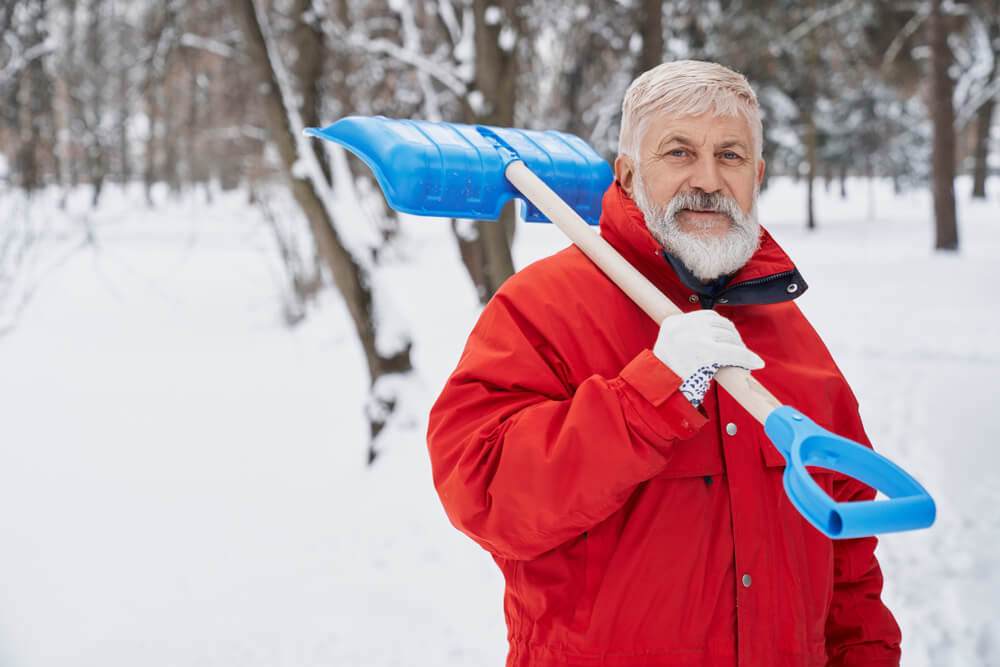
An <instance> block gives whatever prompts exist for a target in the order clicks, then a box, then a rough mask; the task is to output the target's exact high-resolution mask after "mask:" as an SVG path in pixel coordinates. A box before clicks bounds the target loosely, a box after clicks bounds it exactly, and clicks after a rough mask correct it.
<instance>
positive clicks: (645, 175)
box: [615, 114, 764, 236]
mask: <svg viewBox="0 0 1000 667" xmlns="http://www.w3.org/2000/svg"><path fill="white" fill-rule="evenodd" d="M638 159H639V164H638V165H635V164H633V163H632V160H630V159H629V158H624V157H619V158H618V159H617V160H616V161H615V176H616V177H617V179H618V182H619V183H621V185H622V187H623V188H624V190H625V192H626V194H628V195H629V196H630V197H632V198H633V199H635V197H634V189H635V176H636V171H639V172H641V174H642V176H641V179H642V183H643V184H644V185H645V195H646V197H647V199H648V201H649V203H650V204H651V205H652V206H654V207H656V208H662V207H665V206H666V205H667V204H668V203H669V202H670V200H671V199H673V198H674V197H675V196H676V195H678V194H682V193H695V194H697V193H698V192H704V193H707V194H714V193H718V194H720V195H723V196H725V197H727V198H729V199H732V200H733V201H735V202H736V204H737V205H738V206H739V207H740V209H741V210H742V211H743V213H744V214H745V215H749V213H750V211H751V209H752V208H753V204H754V198H755V195H756V191H757V187H758V186H759V185H760V181H761V178H763V176H764V161H763V160H757V159H756V156H755V154H754V145H753V135H752V134H751V132H750V124H749V123H748V122H747V120H746V119H745V118H743V116H736V117H729V116H715V115H712V114H704V115H701V116H686V117H676V116H668V115H662V114H661V115H658V116H653V117H652V118H650V119H649V120H648V121H647V122H646V125H645V128H643V131H642V135H641V136H640V137H639V156H638ZM677 223H678V225H679V227H680V229H681V230H682V231H685V232H689V233H696V234H698V235H702V236H722V235H724V234H725V233H726V232H727V231H728V230H729V227H730V224H731V221H730V220H729V218H728V217H727V216H725V215H724V214H722V213H719V212H716V211H710V212H704V211H699V210H698V209H697V207H696V206H695V207H693V208H684V209H682V210H680V211H679V212H678V214H677Z"/></svg>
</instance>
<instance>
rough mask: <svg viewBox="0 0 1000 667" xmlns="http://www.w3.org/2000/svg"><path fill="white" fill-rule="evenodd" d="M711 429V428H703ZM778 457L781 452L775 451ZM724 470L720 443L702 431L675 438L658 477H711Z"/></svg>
mask: <svg viewBox="0 0 1000 667" xmlns="http://www.w3.org/2000/svg"><path fill="white" fill-rule="evenodd" d="M705 430H706V431H711V429H705ZM775 454H777V456H778V457H779V458H780V457H781V454H778V453H777V451H776V452H775ZM724 471H725V465H724V464H723V462H722V443H721V442H720V441H719V439H718V438H715V437H712V433H711V432H708V433H706V432H705V431H702V432H700V433H698V434H697V435H696V436H694V437H693V438H689V439H687V440H676V441H674V443H673V444H672V445H671V446H670V450H669V453H668V454H667V465H666V467H665V468H664V469H663V472H661V473H660V474H659V477H660V478H665V479H676V478H681V477H711V476H714V475H721V474H722V473H723V472H724Z"/></svg>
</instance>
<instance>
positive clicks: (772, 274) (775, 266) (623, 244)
mask: <svg viewBox="0 0 1000 667" xmlns="http://www.w3.org/2000/svg"><path fill="white" fill-rule="evenodd" d="M601 236H603V237H604V238H605V239H606V240H607V241H608V242H609V243H610V244H611V245H613V246H614V247H615V248H616V249H617V250H618V251H619V252H620V253H622V254H623V255H624V256H625V257H626V258H627V259H628V260H629V261H630V262H631V263H632V264H633V266H635V267H636V268H637V269H639V271H641V272H642V273H643V274H644V275H646V277H647V278H649V279H650V280H652V281H653V283H654V284H656V285H657V286H659V287H660V288H661V289H664V288H667V291H668V292H673V293H677V292H678V291H681V292H687V293H693V294H695V295H697V300H699V301H700V302H701V306H702V307H703V308H713V307H714V306H715V305H716V304H720V305H730V306H740V305H762V304H770V303H781V302H783V301H791V300H792V299H795V298H798V296H799V295H801V294H802V293H803V292H805V291H806V289H807V288H808V285H807V284H806V282H805V280H804V279H803V278H802V275H801V274H799V271H798V269H796V268H795V264H794V263H793V262H792V260H791V258H790V257H789V256H788V255H787V254H786V253H785V251H784V250H782V249H781V247H780V246H779V245H778V244H777V242H776V241H775V240H774V239H773V238H771V235H770V234H769V233H768V232H767V230H765V229H763V228H761V240H760V247H759V248H758V249H757V252H755V253H754V255H753V256H752V257H751V258H750V259H749V260H748V261H747V263H746V264H745V265H743V267H742V268H740V269H739V270H738V271H737V272H736V273H735V274H733V275H731V276H730V277H729V280H728V281H726V282H725V283H724V284H722V283H720V284H714V285H702V284H701V282H700V281H698V280H697V279H696V278H695V277H694V276H693V275H692V274H691V272H690V271H689V270H688V268H687V267H686V266H684V264H683V263H682V262H681V261H680V260H678V259H677V258H675V257H673V256H672V255H670V254H669V253H667V252H666V251H665V250H664V249H663V246H661V245H660V244H659V243H658V242H657V241H656V239H654V238H653V236H652V235H651V234H650V233H649V230H648V229H647V228H646V221H645V219H644V217H643V215H642V212H641V211H640V210H639V208H638V207H637V206H636V205H635V202H633V201H632V199H631V198H629V196H628V195H626V194H625V191H624V190H622V189H621V187H620V186H619V185H618V182H617V181H615V182H614V183H612V184H611V187H610V188H608V190H607V192H605V193H604V200H603V202H602V212H601ZM664 283H667V284H664ZM691 300H692V301H694V300H695V299H693V298H692V299H691Z"/></svg>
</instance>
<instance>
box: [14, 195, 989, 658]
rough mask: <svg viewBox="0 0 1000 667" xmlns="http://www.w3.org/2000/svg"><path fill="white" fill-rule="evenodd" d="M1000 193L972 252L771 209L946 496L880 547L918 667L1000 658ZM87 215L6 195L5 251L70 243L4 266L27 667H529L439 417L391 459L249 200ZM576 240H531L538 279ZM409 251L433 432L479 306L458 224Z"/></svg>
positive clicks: (351, 349) (872, 415)
mask: <svg viewBox="0 0 1000 667" xmlns="http://www.w3.org/2000/svg"><path fill="white" fill-rule="evenodd" d="M990 185H991V186H992V191H991V199H990V200H989V201H987V202H977V203H972V202H970V201H969V200H968V198H967V196H966V195H967V193H968V191H969V187H968V183H966V182H963V181H960V182H959V183H958V185H957V188H956V190H957V192H958V193H959V202H960V205H959V208H960V218H961V230H960V231H961V238H962V251H961V252H960V253H958V254H939V253H937V254H936V253H934V252H932V251H931V247H932V245H933V237H932V226H931V222H930V216H931V202H930V197H929V195H928V193H927V192H924V191H920V192H911V193H908V194H906V195H903V196H900V197H895V196H893V195H892V193H891V191H890V189H889V188H888V187H887V186H886V185H885V184H877V186H876V187H875V188H874V190H873V191H869V186H868V184H867V183H865V182H863V181H857V182H851V183H849V185H848V187H849V192H850V195H851V196H850V198H849V199H848V200H846V201H842V200H840V199H839V198H838V197H836V196H835V195H833V194H829V195H828V194H826V193H825V192H823V191H822V190H821V191H820V195H819V196H820V200H819V203H818V207H817V210H818V219H819V225H820V229H819V230H818V231H816V232H813V233H808V232H806V231H805V229H804V228H803V227H804V225H803V223H802V214H801V212H802V210H803V207H804V204H803V200H804V187H803V185H802V184H801V183H800V184H794V183H791V182H787V181H782V180H778V181H776V182H774V183H773V184H772V187H771V188H769V189H768V190H767V191H766V192H765V193H764V194H763V195H762V200H761V206H760V211H761V219H762V221H763V222H764V223H765V225H766V226H768V227H769V228H770V229H771V231H772V232H773V233H774V235H775V236H776V238H777V239H778V240H779V242H780V243H782V244H783V245H784V246H785V248H786V249H787V250H788V251H789V252H790V253H791V254H792V255H793V257H794V258H795V259H796V260H797V262H798V264H799V266H800V269H801V270H802V272H803V274H804V275H805V277H806V280H807V281H808V282H809V283H810V285H811V288H810V290H809V292H808V293H807V294H805V295H804V296H803V297H802V299H801V300H800V303H801V305H802V307H803V309H804V310H805V311H806V313H807V314H808V315H809V316H810V318H811V319H812V321H813V323H814V325H815V326H816V327H817V329H818V330H819V331H820V333H821V334H822V335H823V336H824V338H825V339H826V341H827V342H828V344H829V346H830V347H831V349H832V350H833V352H834V356H835V357H836V358H837V359H838V361H839V363H840V364H841V367H842V369H843V370H844V372H845V374H846V375H847V377H848V379H849V380H851V382H852V385H853V387H854V389H855V392H856V393H857V394H858V396H859V399H860V401H861V404H862V407H863V416H864V418H865V423H866V425H867V427H868V430H869V433H870V435H871V436H872V439H873V440H874V441H875V443H876V446H877V447H878V448H879V449H880V450H881V451H882V452H883V453H885V454H887V455H888V456H889V457H890V458H892V459H894V460H895V461H897V462H898V463H900V464H901V465H903V467H905V468H906V469H908V470H910V471H911V472H913V473H914V474H916V476H917V477H919V478H920V479H921V480H922V481H923V482H924V483H925V484H926V486H927V487H928V488H929V490H930V491H931V492H932V493H933V494H934V496H935V498H936V500H937V503H938V517H939V518H938V522H937V524H936V525H935V526H934V528H933V529H931V530H927V531H922V532H917V533H910V534H902V535H889V536H886V537H885V538H884V539H883V540H882V543H881V545H880V548H879V552H878V554H879V557H880V559H881V561H882V564H883V569H884V571H885V575H886V584H885V599H886V600H887V602H888V603H889V605H890V607H891V608H892V609H893V611H894V613H895V614H896V616H897V618H898V619H899V622H900V624H901V625H902V628H903V634H904V661H903V664H904V665H906V666H907V667H922V666H928V667H929V666H933V667H940V666H959V667H975V666H979V665H982V666H986V665H998V664H1000V619H998V618H997V616H998V614H997V612H998V610H1000V607H998V606H997V605H998V603H997V600H1000V568H998V567H997V566H998V564H1000V558H998V555H997V550H998V549H1000V508H998V502H997V501H998V497H1000V475H998V471H997V467H998V466H1000V453H998V452H997V449H996V447H997V443H1000V415H998V414H996V413H995V412H994V411H997V410H998V408H1000V400H998V398H997V397H998V396H1000V380H998V379H997V378H998V375H1000V349H998V343H1000V335H998V334H997V331H998V330H1000V314H998V311H997V309H996V307H995V303H994V302H995V299H994V298H993V297H990V294H991V291H990V290H991V287H990V285H991V284H992V280H993V279H994V277H995V276H994V274H995V273H996V270H997V268H998V267H1000V181H997V180H994V181H993V182H992V183H991V184H990ZM86 200H87V193H86V192H83V191H81V192H79V193H75V194H74V196H73V197H71V198H70V200H69V202H68V204H67V209H66V212H62V211H60V210H59V209H58V208H57V207H56V205H55V201H54V198H53V195H52V194H51V193H45V194H43V195H42V196H40V197H38V198H37V199H36V201H34V202H33V203H32V204H31V205H30V206H28V205H27V204H25V203H24V202H23V201H21V200H20V199H19V198H18V197H16V196H15V195H13V194H11V193H2V194H0V211H2V213H0V241H3V239H4V238H5V235H8V234H7V233H8V232H9V231H10V230H12V229H23V225H25V224H26V223H25V221H26V220H30V221H31V223H32V226H33V228H35V229H39V230H42V232H40V236H39V238H38V240H37V242H36V243H35V244H34V245H31V246H26V249H25V250H24V252H23V253H22V254H21V256H20V257H21V259H20V260H19V262H20V263H19V264H18V269H19V272H18V273H17V281H18V282H17V283H16V284H15V283H14V281H13V279H12V277H11V276H10V275H8V274H9V273H10V269H11V268H12V267H13V266H14V264H13V260H11V259H10V257H9V256H5V260H4V261H5V262H7V265H6V266H5V267H0V281H4V280H5V281H7V282H6V283H5V284H0V295H6V297H7V301H6V302H5V303H0V325H3V324H5V323H9V322H15V323H16V325H15V326H14V328H13V329H12V330H10V332H9V333H7V334H6V335H3V336H0V665H3V667H63V666H67V667H68V666H73V667H78V666H94V667H136V666H141V667H159V666H164V667H166V666H174V665H185V666H189V665H190V666H196V665H205V666H219V667H235V666H240V667H245V666H258V665H259V666H268V667H272V666H277V665H288V666H290V667H308V666H310V665H324V666H327V667H328V666H331V665H334V666H337V667H341V666H344V667H353V666H358V667H362V666H364V667H369V666H371V667H374V666H379V667H383V666H389V665H417V666H433V667H438V666H446V665H453V666H459V665H462V666H469V665H500V664H502V663H503V657H504V655H505V649H506V646H505V628H504V624H503V618H502V613H501V592H502V581H501V578H500V576H499V574H498V572H497V570H496V567H495V566H494V564H493V562H492V561H491V559H490V558H489V556H488V555H487V554H486V553H485V552H483V551H481V550H480V549H479V548H478V547H476V546H475V545H474V544H473V543H472V542H471V541H469V540H468V539H467V538H465V537H464V536H462V535H461V534H459V533H458V532H457V531H455V530H454V529H453V528H451V527H450V525H449V524H448V522H447V520H446V518H445V517H444V513H443V511H442V510H441V508H440V505H439V504H438V501H437V498H436V496H435V494H434V491H433V488H432V485H431V480H430V471H429V464H428V461H427V456H426V452H425V446H424V441H423V436H424V427H425V423H419V424H418V425H417V426H416V428H414V429H413V430H412V431H405V432H401V433H399V434H397V435H395V436H394V437H393V438H392V441H391V442H390V443H389V446H388V447H387V448H386V451H385V452H384V455H383V456H382V458H381V459H380V460H379V461H378V462H377V463H376V465H375V466H374V467H372V468H368V467H366V466H365V448H366V442H365V424H364V422H363V419H362V413H361V406H362V401H363V398H364V392H365V387H366V379H365V377H364V365H363V361H362V359H361V353H360V349H359V346H358V344H357V342H356V340H355V338H354V336H353V333H352V329H351V326H350V324H349V321H348V318H347V315H346V311H345V309H344V308H343V306H342V304H341V303H340V302H339V300H338V299H337V298H336V297H335V295H333V294H332V293H328V294H327V295H326V296H325V297H324V298H323V299H322V301H321V303H320V304H319V307H317V308H316V309H314V311H313V312H312V314H311V315H310V317H309V318H308V319H307V320H306V322H305V323H303V324H302V325H300V326H299V327H297V328H295V329H289V328H287V327H286V326H285V325H284V324H283V321H282V318H281V312H280V304H279V293H280V291H281V280H282V277H281V271H280V268H279V267H278V265H277V264H276V263H275V257H276V251H275V249H274V247H273V241H272V237H271V233H270V231H269V230H268V229H267V228H266V226H265V224H264V222H263V219H262V218H261V215H260V214H259V212H258V211H257V210H256V209H254V208H253V207H251V206H249V205H248V204H247V203H246V193H244V192H237V193H228V194H217V195H216V196H215V198H214V200H213V203H212V204H211V205H209V204H206V203H205V201H204V198H203V197H201V196H190V197H186V198H184V199H181V200H180V201H169V200H165V199H164V198H163V197H160V198H159V203H158V205H157V206H156V207H155V208H152V209H148V208H146V206H145V205H144V203H143V202H142V196H141V192H140V191H138V190H131V189H130V190H127V191H121V190H116V189H111V190H110V191H109V192H108V193H107V194H106V197H105V199H104V200H103V203H102V205H101V207H100V208H99V209H98V210H97V211H94V212H91V213H88V212H87V209H86ZM872 215H873V216H874V218H872ZM26 216H30V217H26ZM18 225H21V226H22V227H17V226H18ZM8 236H9V235H8ZM564 245H565V242H564V241H563V240H562V238H561V237H560V236H559V233H558V231H557V230H555V229H553V228H552V227H551V226H546V225H527V226H525V225H522V226H521V227H520V228H519V229H518V236H517V241H516V248H515V251H516V253H515V254H516V260H517V263H518V265H519V266H523V265H524V264H525V263H527V262H529V261H532V260H533V259H535V258H538V257H541V256H543V255H545V254H548V253H549V252H551V251H553V250H555V249H557V248H560V247H562V246H564ZM390 257H391V262H392V265H391V266H390V267H388V269H387V274H388V277H389V279H391V280H392V281H393V282H394V283H395V285H396V291H395V293H394V296H395V300H396V303H397V304H398V307H399V309H400V312H401V315H402V316H404V317H405V318H406V319H407V320H408V321H409V324H410V326H411V328H412V331H413V334H414V337H415V340H416V346H415V348H414V351H413V354H414V362H415V364H416V366H417V368H418V372H419V375H420V379H421V381H422V383H423V385H424V388H425V390H424V392H423V396H422V397H421V398H420V399H419V402H420V404H419V405H418V406H417V407H418V409H419V411H420V413H421V414H426V411H427V408H428V407H429V405H430V403H431V401H432V400H433V398H434V397H435V395H436V393H437V391H438V390H439V388H440V387H441V385H442V383H443V382H444V379H445V377H446V376H447V374H448V373H449V372H450V371H451V369H452V367H453V366H454V364H455V362H456V361H457V359H458V356H459V353H460V351H461V348H462V344H463V341H464V338H465V336H466V334H467V333H468V330H469V329H470V327H471V326H472V324H473V322H474V320H475V318H476V316H477V313H478V307H477V305H476V302H475V297H474V293H473V290H472V287H471V284H470V283H469V282H468V280H467V279H466V277H465V274H464V272H463V269H462V268H461V265H460V262H459V259H458V253H457V250H456V247H455V243H454V241H453V240H452V238H451V232H450V230H449V228H448V227H447V225H445V224H441V223H438V222H433V221H426V220H408V221H406V222H405V223H404V226H403V236H402V240H401V242H400V243H399V244H398V247H397V249H396V251H395V252H394V253H392V254H391V255H390ZM4 276H6V277H4ZM24 296H28V297H30V298H28V299H24V300H21V297H24ZM12 303H14V305H15V306H16V305H18V304H20V303H23V304H24V306H23V308H20V311H19V313H15V312H14V310H17V309H16V308H14V309H13V310H12V306H11V304H12ZM15 314H16V315H17V316H16V317H15ZM0 329H2V326H0Z"/></svg>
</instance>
